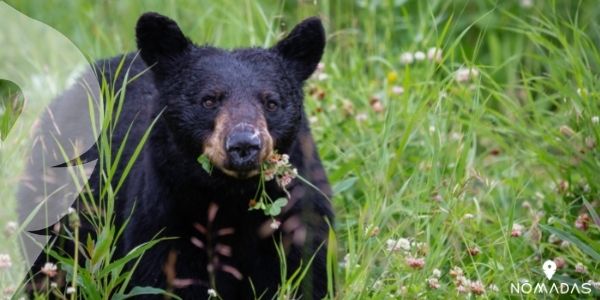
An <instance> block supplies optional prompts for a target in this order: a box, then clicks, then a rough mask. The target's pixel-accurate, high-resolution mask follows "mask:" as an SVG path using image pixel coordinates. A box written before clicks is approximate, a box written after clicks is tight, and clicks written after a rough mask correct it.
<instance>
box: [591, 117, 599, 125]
mask: <svg viewBox="0 0 600 300" xmlns="http://www.w3.org/2000/svg"><path fill="white" fill-rule="evenodd" d="M598 123H600V117H598V116H593V117H592V124H598Z"/></svg>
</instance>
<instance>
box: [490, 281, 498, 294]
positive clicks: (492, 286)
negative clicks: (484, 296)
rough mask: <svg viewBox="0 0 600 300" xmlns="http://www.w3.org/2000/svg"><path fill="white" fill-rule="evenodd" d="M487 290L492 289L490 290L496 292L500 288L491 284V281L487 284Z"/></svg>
mask: <svg viewBox="0 0 600 300" xmlns="http://www.w3.org/2000/svg"><path fill="white" fill-rule="evenodd" d="M488 290H490V291H492V292H495V293H497V292H499V291H500V289H499V288H498V286H497V285H495V284H493V283H492V284H490V285H488Z"/></svg>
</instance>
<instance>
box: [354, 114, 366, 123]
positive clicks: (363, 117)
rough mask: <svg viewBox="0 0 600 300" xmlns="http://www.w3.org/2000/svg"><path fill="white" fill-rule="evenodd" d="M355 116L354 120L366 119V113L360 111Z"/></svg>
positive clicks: (361, 120)
mask: <svg viewBox="0 0 600 300" xmlns="http://www.w3.org/2000/svg"><path fill="white" fill-rule="evenodd" d="M355 118H356V121H358V122H363V121H366V120H367V118H368V116H367V114H366V113H360V114H358V115H356V117H355Z"/></svg>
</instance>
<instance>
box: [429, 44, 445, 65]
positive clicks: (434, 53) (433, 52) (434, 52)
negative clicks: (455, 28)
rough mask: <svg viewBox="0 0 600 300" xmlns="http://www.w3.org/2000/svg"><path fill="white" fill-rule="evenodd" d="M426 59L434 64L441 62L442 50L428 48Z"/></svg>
mask: <svg viewBox="0 0 600 300" xmlns="http://www.w3.org/2000/svg"><path fill="white" fill-rule="evenodd" d="M427 59H429V60H430V61H434V62H440V61H442V49H440V48H435V47H434V48H429V50H427Z"/></svg>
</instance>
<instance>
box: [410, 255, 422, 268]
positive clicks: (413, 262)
mask: <svg viewBox="0 0 600 300" xmlns="http://www.w3.org/2000/svg"><path fill="white" fill-rule="evenodd" d="M406 264H407V265H408V266H409V267H411V268H413V269H423V266H425V259H424V258H422V257H419V258H417V257H411V256H409V257H407V258H406Z"/></svg>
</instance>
